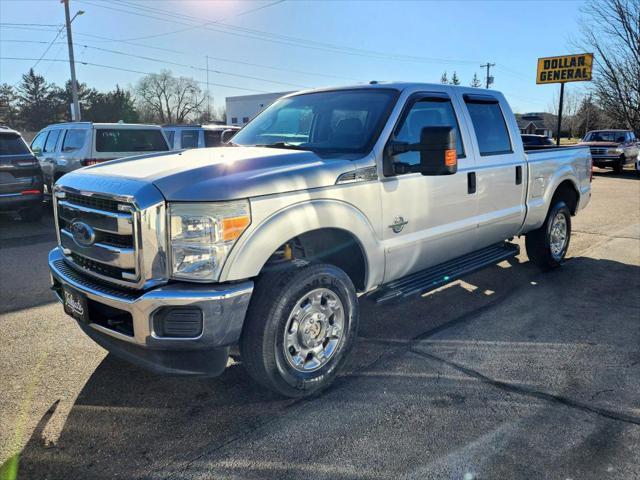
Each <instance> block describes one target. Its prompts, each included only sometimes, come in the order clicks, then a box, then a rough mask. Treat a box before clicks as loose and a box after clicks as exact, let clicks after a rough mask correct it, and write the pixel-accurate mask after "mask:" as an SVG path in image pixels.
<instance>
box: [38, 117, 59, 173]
mask: <svg viewBox="0 0 640 480" xmlns="http://www.w3.org/2000/svg"><path fill="white" fill-rule="evenodd" d="M61 132H62V130H61V129H59V128H53V129H51V130H50V131H49V135H48V136H47V139H46V141H45V142H44V148H43V149H42V156H41V158H42V161H41V162H40V165H41V166H42V173H43V174H44V176H45V177H46V178H47V179H49V183H51V184H53V183H55V180H56V178H55V164H56V156H57V155H58V141H59V140H60V133H61Z"/></svg>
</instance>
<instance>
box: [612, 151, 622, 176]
mask: <svg viewBox="0 0 640 480" xmlns="http://www.w3.org/2000/svg"><path fill="white" fill-rule="evenodd" d="M623 170H624V155H623V156H622V157H620V160H618V161H617V162H616V163H615V165H614V166H613V173H617V174H618V175H619V174H621V173H622V171H623Z"/></svg>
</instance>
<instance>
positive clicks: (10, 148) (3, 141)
mask: <svg viewBox="0 0 640 480" xmlns="http://www.w3.org/2000/svg"><path fill="white" fill-rule="evenodd" d="M25 153H31V152H30V151H29V147H27V144H26V143H24V140H22V137H21V136H20V135H15V134H3V135H0V155H24V154H25Z"/></svg>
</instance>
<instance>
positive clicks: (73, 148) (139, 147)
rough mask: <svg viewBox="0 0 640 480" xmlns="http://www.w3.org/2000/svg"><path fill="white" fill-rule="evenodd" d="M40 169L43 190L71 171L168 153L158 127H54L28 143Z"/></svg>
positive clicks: (79, 124) (77, 124)
mask: <svg viewBox="0 0 640 480" xmlns="http://www.w3.org/2000/svg"><path fill="white" fill-rule="evenodd" d="M31 150H33V153H34V154H35V155H36V156H37V157H38V161H39V162H40V165H41V166H42V172H43V175H44V182H45V188H47V190H49V191H50V190H51V187H52V185H53V184H54V183H55V182H57V181H58V179H59V178H60V177H61V176H62V175H64V174H66V173H69V172H71V171H73V170H76V169H78V168H81V167H86V166H87V165H95V164H97V163H102V162H106V161H107V160H113V159H115V158H121V157H129V156H132V155H140V154H141V153H156V152H165V151H168V150H170V149H169V146H168V145H167V141H166V140H165V138H164V136H163V135H162V130H161V128H160V127H159V126H157V125H140V124H133V123H92V122H69V123H56V124H53V125H49V126H48V127H46V128H44V129H42V130H41V131H40V132H39V133H38V134H37V135H36V136H35V137H34V139H33V141H32V142H31Z"/></svg>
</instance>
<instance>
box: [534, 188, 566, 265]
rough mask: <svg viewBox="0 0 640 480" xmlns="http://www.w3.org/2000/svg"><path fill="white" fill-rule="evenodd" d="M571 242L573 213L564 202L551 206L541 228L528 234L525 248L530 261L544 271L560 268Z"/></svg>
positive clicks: (559, 201)
mask: <svg viewBox="0 0 640 480" xmlns="http://www.w3.org/2000/svg"><path fill="white" fill-rule="evenodd" d="M570 240H571V212H570V211H569V207H567V204H566V203H564V202H563V201H562V200H558V201H556V202H555V203H553V204H552V205H551V208H550V209H549V213H547V218H546V219H545V221H544V223H543V224H542V226H541V227H540V228H538V229H537V230H533V231H531V232H529V233H527V235H526V238H525V246H526V248H527V255H528V256H529V260H531V261H532V262H533V263H535V264H536V265H538V266H539V267H540V268H542V269H543V270H548V269H551V268H555V267H559V266H560V265H561V263H562V260H563V259H564V257H565V255H566V254H567V250H568V249H569V242H570Z"/></svg>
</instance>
